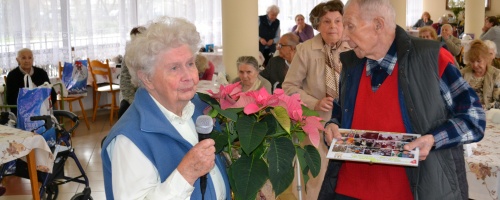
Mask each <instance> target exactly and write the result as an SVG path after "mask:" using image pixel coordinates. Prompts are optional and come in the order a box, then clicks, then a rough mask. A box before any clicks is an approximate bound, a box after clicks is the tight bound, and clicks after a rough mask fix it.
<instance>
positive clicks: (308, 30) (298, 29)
mask: <svg viewBox="0 0 500 200" xmlns="http://www.w3.org/2000/svg"><path fill="white" fill-rule="evenodd" d="M304 19H305V18H304V15H301V14H298V15H296V16H295V23H296V24H297V25H295V26H293V28H292V32H293V33H295V34H297V35H298V36H299V41H300V42H301V43H302V42H304V41H306V40H309V39H311V38H313V37H314V30H313V27H312V26H311V25H309V24H306V22H305V21H304Z"/></svg>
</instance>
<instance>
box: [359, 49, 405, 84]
mask: <svg viewBox="0 0 500 200" xmlns="http://www.w3.org/2000/svg"><path fill="white" fill-rule="evenodd" d="M397 60H398V55H397V51H396V43H395V42H393V43H392V45H391V47H390V48H389V51H388V52H387V54H386V55H385V57H384V58H383V59H382V61H381V62H380V63H378V61H376V60H372V59H367V63H366V76H371V79H372V91H373V92H376V91H377V89H378V88H379V87H380V85H382V83H383V82H384V80H385V79H386V78H387V76H388V75H391V74H392V70H394V66H396V62H397Z"/></svg>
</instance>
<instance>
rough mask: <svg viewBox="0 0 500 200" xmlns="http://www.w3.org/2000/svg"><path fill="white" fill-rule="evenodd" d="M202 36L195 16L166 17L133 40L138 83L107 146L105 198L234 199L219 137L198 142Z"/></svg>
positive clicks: (131, 62)
mask: <svg viewBox="0 0 500 200" xmlns="http://www.w3.org/2000/svg"><path fill="white" fill-rule="evenodd" d="M199 44H200V35H199V33H198V32H197V31H196V27H195V26H194V25H193V24H191V23H190V22H188V21H186V20H184V19H178V18H168V17H165V18H161V19H159V20H157V21H155V22H153V23H151V24H150V25H149V26H148V27H147V30H146V31H145V32H144V33H142V34H139V35H137V36H136V38H135V39H134V40H133V41H132V42H131V43H130V44H129V45H128V46H127V56H128V57H127V59H126V63H127V66H129V72H130V75H131V78H132V82H133V83H134V84H136V85H137V86H138V89H137V92H136V94H135V100H134V102H133V103H132V105H130V107H129V109H128V110H127V112H125V114H124V115H123V116H122V117H121V118H120V119H119V120H118V122H117V123H116V124H115V125H114V126H113V128H112V129H111V131H110V133H109V135H108V136H107V138H106V140H105V141H104V143H103V146H102V152H101V156H102V161H103V174H104V186H105V191H106V199H108V200H112V199H203V197H202V196H204V199H207V200H208V199H210V200H215V199H231V195H230V189H229V181H228V178H227V174H226V171H225V169H224V167H225V166H224V164H223V163H222V160H221V157H220V156H219V155H216V154H215V147H214V144H215V142H214V140H212V139H205V140H202V141H200V142H198V136H197V133H196V130H195V124H194V119H196V118H197V117H198V116H200V115H202V114H203V109H204V108H206V107H207V104H205V103H203V102H202V101H201V100H200V99H199V97H198V96H197V95H196V85H197V83H198V81H199V78H198V70H197V68H196V66H195V52H196V51H197V50H198V49H199V47H200V45H199ZM204 175H206V176H207V182H206V183H207V184H206V193H204V192H203V190H202V189H200V188H201V186H200V182H201V181H200V177H202V176H204ZM203 193H204V195H203Z"/></svg>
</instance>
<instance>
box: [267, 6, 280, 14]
mask: <svg viewBox="0 0 500 200" xmlns="http://www.w3.org/2000/svg"><path fill="white" fill-rule="evenodd" d="M269 12H273V13H276V14H280V8H279V7H278V6H277V5H271V6H269V7H267V11H266V13H269Z"/></svg>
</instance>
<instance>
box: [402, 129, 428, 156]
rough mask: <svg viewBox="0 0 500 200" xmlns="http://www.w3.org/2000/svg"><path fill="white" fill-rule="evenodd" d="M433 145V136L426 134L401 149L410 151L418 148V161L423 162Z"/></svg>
mask: <svg viewBox="0 0 500 200" xmlns="http://www.w3.org/2000/svg"><path fill="white" fill-rule="evenodd" d="M433 145H434V136H433V135H432V134H427V135H424V136H421V137H419V138H417V139H416V140H414V141H413V142H410V143H408V144H406V145H405V146H404V147H403V149H404V150H406V151H410V150H413V149H415V148H417V147H418V148H419V149H420V157H419V160H425V159H426V158H427V156H428V155H429V152H430V151H431V148H432V146H433Z"/></svg>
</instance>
